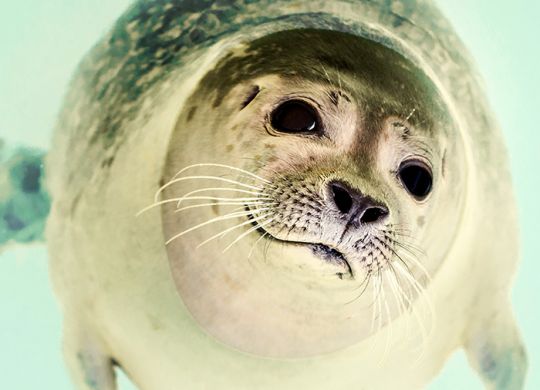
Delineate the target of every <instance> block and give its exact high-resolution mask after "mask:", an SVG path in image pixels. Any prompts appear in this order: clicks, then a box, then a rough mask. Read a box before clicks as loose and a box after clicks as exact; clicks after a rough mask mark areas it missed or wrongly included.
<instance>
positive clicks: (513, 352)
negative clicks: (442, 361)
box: [465, 304, 527, 390]
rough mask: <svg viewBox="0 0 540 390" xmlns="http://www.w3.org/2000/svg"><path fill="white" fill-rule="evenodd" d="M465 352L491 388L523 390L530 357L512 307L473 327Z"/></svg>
mask: <svg viewBox="0 0 540 390" xmlns="http://www.w3.org/2000/svg"><path fill="white" fill-rule="evenodd" d="M465 350H466V351H467V356H468V358H469V362H470V363H471V365H472V366H473V367H474V369H475V370H476V371H477V372H478V373H479V374H480V376H481V377H482V380H483V381H484V383H485V384H486V387H487V388H488V389H494V390H519V389H522V388H523V386H524V382H525V374H526V371H527V357H526V355H525V349H524V347H523V343H522V341H521V337H520V335H519V331H518V329H517V327H516V323H515V321H514V316H513V315H512V312H511V310H510V304H507V305H506V306H505V307H502V308H500V309H499V310H497V311H495V312H493V313H492V315H490V316H486V317H485V318H484V320H483V321H479V323H478V324H477V326H475V327H471V329H470V332H469V337H468V339H467V343H466V345H465Z"/></svg>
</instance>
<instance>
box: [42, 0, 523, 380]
mask: <svg viewBox="0 0 540 390" xmlns="http://www.w3.org/2000/svg"><path fill="white" fill-rule="evenodd" d="M261 9H264V10H265V11H264V15H262V14H261V12H260V10H261ZM469 62H470V61H469V60H468V57H467V54H466V51H465V49H464V48H463V47H462V45H461V43H460V42H459V40H458V39H457V37H456V36H455V34H454V33H453V32H452V30H451V28H450V27H449V26H448V24H447V22H446V21H445V20H444V18H443V17H442V16H441V15H440V13H439V12H438V11H437V10H436V9H435V8H434V7H433V6H432V5H431V4H430V3H428V2H418V3H414V4H412V3H410V2H399V1H397V2H386V1H380V2H372V1H369V2H367V1H366V2H364V1H332V2H304V1H295V2H292V3H291V2H281V1H277V2H275V1H272V2H270V1H263V0H261V1H249V2H248V1H245V2H238V1H219V2H197V3H193V2H187V1H164V2H161V3H159V4H158V3H155V4H154V3H148V2H140V3H136V4H135V5H133V6H132V7H131V8H130V9H129V10H128V11H127V12H126V13H125V14H124V15H123V16H122V17H121V18H120V19H119V21H118V22H117V23H116V24H115V26H114V27H113V29H112V30H111V32H110V33H109V34H108V35H107V36H106V37H105V38H104V39H103V40H102V41H101V42H100V43H99V44H98V45H97V46H95V47H94V49H92V51H91V52H90V54H89V55H88V56H87V57H86V58H85V59H84V60H83V62H82V63H81V65H80V68H79V71H78V72H77V74H76V76H75V78H74V80H73V82H72V86H71V88H70V91H69V92H68V95H67V97H66V104H65V107H64V109H63V110H62V113H61V115H60V119H59V122H58V128H57V130H56V132H55V138H54V142H53V145H55V148H54V150H53V151H52V152H51V153H50V155H49V156H48V157H47V180H48V186H49V189H50V192H51V194H52V199H53V203H52V207H51V215H50V217H49V220H48V225H47V241H48V244H49V251H50V257H51V264H50V267H51V276H52V279H53V283H54V286H55V289H56V293H57V295H58V297H59V299H60V301H61V302H62V307H63V312H64V318H65V323H64V338H65V341H64V349H65V355H66V361H67V364H68V366H69V369H70V372H71V374H72V377H73V381H74V383H75V384H76V386H77V388H80V389H114V388H116V387H115V386H116V384H115V375H114V367H115V366H121V367H122V368H123V370H124V371H125V372H126V373H127V374H128V375H129V377H130V378H131V379H132V381H133V382H134V383H135V384H136V385H137V386H138V387H139V388H141V389H168V388H190V389H192V388H193V389H195V388H245V389H253V388H257V389H266V388H268V389H270V388H284V389H289V388H290V389H297V388H300V387H303V386H305V387H308V386H309V387H310V388H321V389H328V388H337V389H345V388H352V387H360V388H368V389H388V388H403V389H417V388H421V387H423V386H425V385H426V384H427V383H428V382H429V381H430V380H431V378H433V377H434V376H435V375H436V374H437V372H438V371H439V370H440V369H441V367H442V365H443V364H444V362H445V360H446V359H447V357H448V356H449V355H450V354H451V353H452V352H453V351H454V350H455V349H456V348H459V347H464V348H465V350H466V352H467V354H468V357H469V360H470V362H471V365H472V367H473V368H474V369H475V370H476V371H477V372H478V373H479V374H480V376H481V377H482V379H483V380H484V381H485V383H486V387H487V388H497V389H517V388H521V387H522V384H523V380H524V376H525V371H526V358H525V353H524V348H523V346H522V343H521V341H520V336H519V332H518V330H517V327H516V325H515V322H514V320H513V316H512V310H511V305H510V302H509V289H510V285H511V276H512V275H513V273H514V271H515V266H516V264H517V259H518V254H517V252H518V248H517V228H516V227H517V221H516V217H515V206H514V201H513V196H512V189H511V178H510V175H509V172H508V169H507V161H506V157H505V152H504V145H503V143H502V140H501V136H500V131H499V130H498V128H497V125H496V123H495V120H494V118H493V116H492V115H491V114H490V112H489V109H488V106H487V103H486V100H485V98H484V96H483V94H482V92H481V89H480V87H479V86H478V80H477V78H476V76H475V73H474V71H473V69H472V67H471V65H470V63H469ZM487 221H497V223H496V224H495V223H486V222H487Z"/></svg>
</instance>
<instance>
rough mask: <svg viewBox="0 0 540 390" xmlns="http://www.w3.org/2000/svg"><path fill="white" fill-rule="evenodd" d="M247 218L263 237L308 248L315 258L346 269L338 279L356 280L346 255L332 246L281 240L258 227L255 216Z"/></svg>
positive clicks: (338, 274)
mask: <svg viewBox="0 0 540 390" xmlns="http://www.w3.org/2000/svg"><path fill="white" fill-rule="evenodd" d="M246 211H249V208H248V207H247V206H246ZM247 218H248V219H249V220H250V221H251V224H252V225H253V226H254V227H256V231H257V232H258V233H259V234H260V235H261V236H265V237H266V238H268V239H269V240H274V241H279V242H284V243H287V244H290V245H303V246H307V247H308V248H310V249H311V251H312V253H313V254H314V255H315V256H317V257H319V258H320V259H322V260H324V261H326V262H328V263H331V264H334V265H336V266H339V267H341V268H344V270H345V272H337V273H336V276H337V277H339V278H340V279H343V276H344V275H349V277H350V278H354V274H353V270H352V268H351V266H350V264H349V262H348V261H347V259H346V257H345V255H344V254H343V253H341V252H340V251H339V250H337V249H336V248H332V247H330V246H328V245H326V244H322V243H309V242H301V241H290V240H282V239H279V238H277V237H275V236H273V235H272V234H271V233H270V232H268V231H267V230H266V229H264V228H263V227H261V226H260V225H258V224H257V223H256V222H255V220H254V217H253V215H251V214H248V216H247Z"/></svg>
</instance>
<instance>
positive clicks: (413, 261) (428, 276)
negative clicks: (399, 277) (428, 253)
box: [394, 241, 432, 281]
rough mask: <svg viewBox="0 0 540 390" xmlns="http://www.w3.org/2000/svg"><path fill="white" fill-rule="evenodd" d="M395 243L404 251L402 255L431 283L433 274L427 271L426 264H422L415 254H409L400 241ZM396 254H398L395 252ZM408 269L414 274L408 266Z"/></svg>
mask: <svg viewBox="0 0 540 390" xmlns="http://www.w3.org/2000/svg"><path fill="white" fill-rule="evenodd" d="M394 243H395V244H396V245H397V246H398V247H400V248H401V249H402V250H403V251H402V254H403V255H404V256H406V257H407V260H408V261H409V262H410V263H411V264H412V265H413V266H415V267H416V268H417V269H418V270H419V271H420V272H421V273H422V275H423V276H424V277H425V278H426V279H427V281H431V280H432V277H431V274H430V273H429V271H428V270H427V269H426V267H425V266H424V264H422V262H420V261H419V260H418V259H417V258H416V257H415V255H414V253H412V252H410V251H409V252H408V251H407V248H406V247H404V246H402V243H400V242H399V241H394ZM394 253H396V252H394ZM396 256H397V253H396ZM398 257H399V258H400V259H401V260H402V261H404V260H403V259H402V258H401V257H400V256H398ZM407 268H408V269H409V273H411V274H412V272H411V270H410V267H408V266H407Z"/></svg>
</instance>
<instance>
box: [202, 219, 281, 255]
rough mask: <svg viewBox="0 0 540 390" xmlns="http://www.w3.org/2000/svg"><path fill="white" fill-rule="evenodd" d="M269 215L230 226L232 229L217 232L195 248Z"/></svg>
mask: <svg viewBox="0 0 540 390" xmlns="http://www.w3.org/2000/svg"><path fill="white" fill-rule="evenodd" d="M269 215H271V214H270V213H268V214H265V215H262V216H259V217H257V218H253V219H249V220H247V221H244V222H242V223H239V224H238V225H234V226H232V227H230V228H227V229H225V230H223V231H222V232H219V233H217V234H215V235H213V236H212V237H210V238H208V239H206V240H204V241H203V242H201V243H200V244H199V245H197V248H200V247H201V246H203V245H204V244H206V243H208V242H210V241H212V240H214V239H216V238H218V237H223V236H224V235H225V234H227V233H228V232H230V231H233V230H234V229H238V228H239V227H242V226H245V225H249V224H250V223H253V221H258V220H259V219H263V218H266V217H268V216H269Z"/></svg>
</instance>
